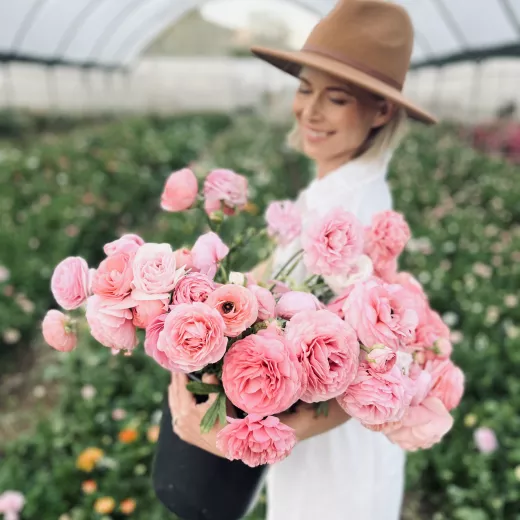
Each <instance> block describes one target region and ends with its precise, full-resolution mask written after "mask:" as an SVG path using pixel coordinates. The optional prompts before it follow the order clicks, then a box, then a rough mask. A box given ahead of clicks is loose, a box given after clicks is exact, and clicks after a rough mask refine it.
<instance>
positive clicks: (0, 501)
mask: <svg viewBox="0 0 520 520" xmlns="http://www.w3.org/2000/svg"><path fill="white" fill-rule="evenodd" d="M24 505H25V498H24V496H23V495H22V493H20V492H19V491H4V492H3V493H2V494H0V513H2V514H3V515H4V520H18V519H19V518H20V517H19V515H20V512H21V511H22V509H23V507H24Z"/></svg>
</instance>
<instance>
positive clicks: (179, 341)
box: [156, 302, 227, 373]
mask: <svg viewBox="0 0 520 520" xmlns="http://www.w3.org/2000/svg"><path fill="white" fill-rule="evenodd" d="M224 328H225V323H224V320H223V319H222V316H221V315H220V314H219V313H218V311H217V310H215V309H213V308H211V307H210V306H209V305H207V304H205V303H200V302H195V303H192V304H188V303H181V304H179V305H174V306H173V307H172V310H171V311H170V313H169V314H168V315H167V316H166V319H165V321H164V328H163V330H162V331H161V332H160V333H159V339H158V341H157V347H156V349H157V350H158V351H161V352H162V353H163V354H164V355H165V356H166V359H167V361H168V365H169V367H170V370H178V371H181V372H184V373H189V372H195V371H197V370H201V369H202V368H204V367H205V366H206V365H208V364H210V363H216V362H217V361H219V360H220V359H222V356H224V354H225V352H226V346H227V339H226V337H225V336H224ZM158 357H160V358H162V356H160V355H158ZM160 364H162V363H160Z"/></svg>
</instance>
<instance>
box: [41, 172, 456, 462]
mask: <svg viewBox="0 0 520 520" xmlns="http://www.w3.org/2000/svg"><path fill="white" fill-rule="evenodd" d="M246 203H247V180H246V179H245V178H244V177H243V176H241V175H238V174H237V173H235V172H233V171H230V170H214V171H212V172H210V173H209V175H207V177H206V178H205V179H204V186H203V190H202V193H199V186H198V181H197V178H196V177H195V175H194V173H193V172H192V171H191V170H190V169H187V168H186V169H183V170H180V171H178V172H174V173H173V174H172V175H171V176H170V177H169V179H168V180H167V182H166V185H165V188H164V191H163V194H162V198H161V207H162V208H163V209H164V210H166V211H187V210H190V209H196V208H200V209H203V210H204V212H205V215H206V216H207V218H208V225H209V228H210V230H209V231H208V232H207V233H206V234H203V235H201V236H200V237H198V239H197V240H196V241H195V243H194V244H193V245H192V246H191V247H190V248H187V247H184V248H181V249H177V250H173V249H172V247H171V246H170V245H169V244H155V243H145V242H144V240H143V239H142V238H140V237H139V236H137V235H124V236H122V237H121V238H119V239H118V240H116V241H114V242H111V243H109V244H106V245H105V246H104V252H105V254H106V258H105V259H104V260H103V261H102V262H101V263H100V264H99V266H98V267H97V268H96V269H89V267H88V265H87V263H86V261H85V260H83V259H82V258H79V257H70V258H67V259H65V260H63V261H62V262H61V263H60V264H59V265H58V266H57V267H56V269H55V271H54V273H53V276H52V282H51V288H52V292H53V295H54V297H55V299H56V301H57V303H58V304H59V305H60V306H61V307H62V308H63V309H65V310H73V309H78V308H85V309H86V312H85V314H86V320H87V322H88V326H89V328H90V332H91V334H92V336H93V337H94V338H95V339H96V340H97V341H98V342H99V343H101V344H102V345H104V346H105V347H108V348H111V349H112V350H113V352H114V353H118V352H121V351H122V352H125V353H126V354H130V353H131V351H132V350H133V349H135V348H136V347H137V345H138V330H139V329H143V330H144V331H145V338H144V350H145V352H146V354H148V355H149V356H151V357H152V358H153V359H154V360H155V361H156V362H157V363H158V364H159V365H161V366H162V367H164V368H165V369H166V370H169V371H180V372H183V373H186V374H190V375H191V379H192V381H191V382H190V383H189V384H188V389H189V390H190V391H191V392H193V393H195V394H199V395H208V394H212V393H215V394H217V398H216V399H215V400H214V403H213V405H212V406H211V408H210V409H209V410H208V412H207V413H206V415H205V416H204V418H203V419H202V422H201V430H202V431H203V432H205V431H209V430H210V429H211V428H212V427H213V425H214V424H215V422H216V421H217V420H218V421H220V423H221V424H222V425H224V427H223V428H222V430H221V431H220V433H219V435H218V439H217V443H218V447H219V449H220V450H221V451H222V452H223V453H224V454H225V455H226V456H227V457H228V458H229V459H230V460H236V459H238V460H242V461H243V462H244V463H246V464H247V465H249V466H258V465H263V464H272V463H275V462H277V461H280V460H282V459H283V458H285V457H286V456H287V455H288V454H289V453H290V452H291V450H292V448H293V447H294V445H295V443H296V436H295V432H294V430H293V429H292V428H290V427H288V426H287V425H285V424H283V423H282V422H281V421H280V419H279V418H278V417H277V415H278V414H280V413H282V412H286V411H288V410H292V409H294V408H295V406H297V405H298V403H299V402H305V403H312V404H314V405H315V406H316V413H317V414H319V413H327V403H328V402H329V401H330V400H332V399H337V401H338V403H339V404H340V406H341V407H342V408H343V409H344V410H345V411H346V412H347V413H348V414H349V415H350V416H351V417H352V418H354V419H357V420H359V421H360V422H361V423H362V424H363V425H364V426H366V427H367V428H369V429H371V430H376V431H381V432H383V433H384V434H386V435H387V436H388V438H389V439H390V440H391V441H392V442H395V443H397V444H399V445H400V446H402V447H403V448H404V449H407V450H415V449H425V448H429V447H431V446H432V445H433V444H435V443H437V442H439V441H440V439H441V438H442V437H443V435H444V434H445V433H446V432H448V430H449V429H450V428H451V426H452V422H453V419H452V417H451V415H450V413H449V412H450V410H452V409H453V408H454V407H456V406H457V405H458V403H459V401H460V399H461V397H462V393H463V380H464V378H463V374H462V372H461V371H460V369H459V368H457V367H456V366H455V365H454V364H453V362H452V361H451V360H450V355H451V350H452V349H451V344H450V339H449V338H450V332H449V329H448V328H447V327H446V325H445V324H444V323H443V322H442V320H441V318H440V316H439V315H438V314H437V313H436V312H435V311H434V310H432V309H431V307H430V305H429V303H428V299H427V297H426V295H425V293H424V291H423V289H422V287H421V285H420V284H419V283H418V282H417V280H415V279H414V278H413V277H412V276H411V275H410V274H408V273H402V272H398V270H397V260H398V257H399V256H400V254H401V253H402V251H403V250H404V248H405V246H406V243H407V241H408V240H409V238H410V230H409V228H408V225H407V224H406V222H405V220H404V219H403V217H402V216H401V215H400V214H398V213H396V212H393V211H387V212H383V213H380V214H378V215H376V216H375V217H374V219H373V221H372V224H371V225H370V226H369V227H368V228H364V227H363V226H362V225H361V223H360V222H359V221H358V219H357V218H356V217H355V216H354V215H353V214H352V213H349V212H348V211H345V210H342V209H333V210H332V211H330V212H329V213H328V214H327V215H325V216H324V217H321V218H317V219H315V220H314V222H313V223H312V224H311V225H310V226H304V225H302V219H301V215H299V212H298V209H297V207H296V206H295V205H294V204H293V203H291V202H290V201H282V202H274V203H272V204H271V205H270V206H269V208H268V210H267V212H266V220H267V226H266V228H265V229H263V230H261V231H256V232H255V231H254V230H250V229H247V230H244V231H243V234H242V235H241V236H238V237H236V239H235V241H234V243H233V244H230V246H228V245H226V244H225V243H224V242H223V241H222V239H221V238H220V236H219V231H220V229H221V226H222V225H225V222H226V220H227V219H229V218H232V217H233V216H234V215H235V214H237V213H238V212H239V211H240V210H241V209H242V208H244V207H245V205H246ZM255 234H257V235H258V234H260V235H265V236H266V237H267V235H269V236H270V237H271V239H272V241H273V242H278V243H280V244H281V245H284V244H287V243H289V242H294V241H296V243H300V244H301V248H297V250H296V252H295V253H294V254H293V255H292V257H291V258H290V259H289V260H288V262H287V263H286V264H285V265H283V266H282V267H281V268H280V269H279V270H278V272H277V273H276V274H274V275H273V276H272V277H271V278H272V279H270V280H269V281H267V282H264V281H258V280H255V279H254V276H253V275H252V274H251V273H242V272H238V271H236V270H234V269H233V267H234V255H235V253H236V252H237V251H239V250H240V249H241V248H244V247H247V245H248V240H247V237H249V238H250V237H252V236H253V235H255ZM300 262H303V263H304V265H305V267H306V271H307V274H308V277H307V278H306V279H305V280H304V281H303V282H301V281H300V283H298V285H296V284H294V283H293V281H292V280H291V273H292V272H293V271H294V269H295V268H296V266H298V265H299V264H300ZM43 335H44V337H45V339H46V341H47V342H48V343H49V344H50V345H51V346H53V347H54V348H56V349H58V350H61V351H70V350H72V349H74V348H75V346H76V334H75V332H74V320H73V319H72V318H70V317H68V316H66V315H64V314H63V313H62V312H60V311H58V310H51V311H49V312H48V314H47V315H46V317H45V319H44V321H43ZM204 373H210V374H214V375H216V376H217V378H218V380H219V384H206V383H203V382H202V381H201V376H202V374H204ZM228 400H229V401H230V402H231V403H232V404H233V405H234V407H235V408H236V410H237V413H236V416H234V417H227V414H226V403H227V401H228Z"/></svg>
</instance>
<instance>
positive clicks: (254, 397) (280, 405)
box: [222, 330, 302, 417]
mask: <svg viewBox="0 0 520 520" xmlns="http://www.w3.org/2000/svg"><path fill="white" fill-rule="evenodd" d="M222 383H223V384H224V389H225V391H226V395H227V397H228V398H229V400H230V401H231V402H232V403H233V404H234V405H235V406H236V407H238V408H239V409H241V410H243V411H245V412H247V413H256V414H259V415H262V416H263V417H265V416H266V415H274V414H277V413H280V412H284V411H285V410H287V409H288V408H290V407H291V406H292V405H293V404H294V403H295V402H296V401H297V400H298V399H299V397H300V394H301V390H302V386H301V385H302V367H301V365H300V362H299V361H298V359H297V357H296V355H295V354H294V352H293V351H292V350H291V348H290V347H289V346H288V345H287V344H286V342H285V339H284V338H283V336H280V335H278V334H277V333H276V332H273V331H270V330H262V331H260V332H258V334H251V335H250V336H247V337H245V338H244V339H241V340H239V341H237V342H236V343H234V344H233V346H232V347H231V348H230V349H229V350H228V352H227V354H226V355H225V356H224V367H223V371H222Z"/></svg>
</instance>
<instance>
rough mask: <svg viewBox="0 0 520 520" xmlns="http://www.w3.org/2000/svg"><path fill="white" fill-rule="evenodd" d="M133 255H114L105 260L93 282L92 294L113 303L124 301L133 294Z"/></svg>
mask: <svg viewBox="0 0 520 520" xmlns="http://www.w3.org/2000/svg"><path fill="white" fill-rule="evenodd" d="M132 262H133V255H132V256H131V255H129V254H128V253H114V254H113V255H111V256H109V257H107V258H105V260H103V261H102V262H101V263H100V264H99V267H98V268H97V270H96V272H95V274H94V277H93V280H92V292H93V293H94V294H97V295H98V296H101V297H103V298H106V299H108V300H112V301H116V302H117V301H122V300H124V299H125V298H126V297H128V296H129V295H130V293H131V292H132V280H133V278H134V272H133V269H132Z"/></svg>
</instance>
